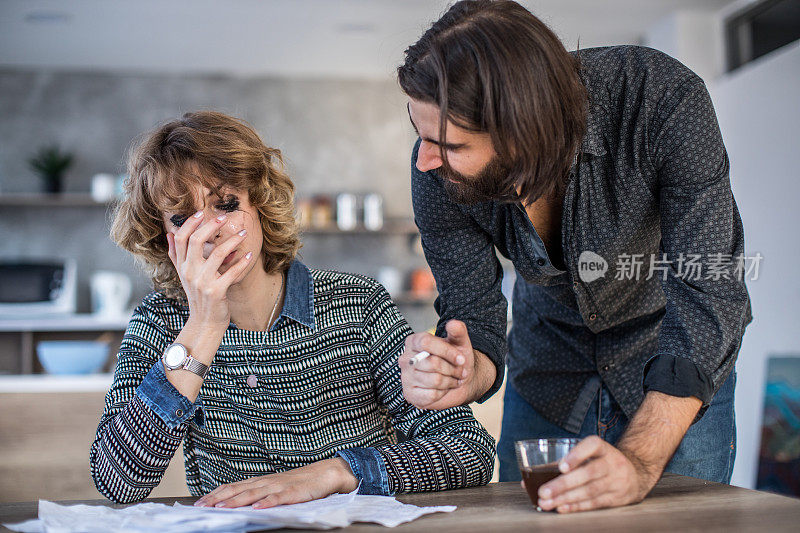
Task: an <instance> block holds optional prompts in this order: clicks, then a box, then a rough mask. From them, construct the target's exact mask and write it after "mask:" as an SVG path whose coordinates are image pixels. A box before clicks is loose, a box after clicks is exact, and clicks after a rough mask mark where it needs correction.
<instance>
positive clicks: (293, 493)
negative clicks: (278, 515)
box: [195, 457, 358, 509]
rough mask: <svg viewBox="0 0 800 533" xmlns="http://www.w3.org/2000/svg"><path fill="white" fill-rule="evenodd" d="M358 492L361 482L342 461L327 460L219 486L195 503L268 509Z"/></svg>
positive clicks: (339, 458) (338, 458)
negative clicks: (251, 506)
mask: <svg viewBox="0 0 800 533" xmlns="http://www.w3.org/2000/svg"><path fill="white" fill-rule="evenodd" d="M356 488H358V479H356V477H355V476H354V475H353V473H352V472H351V471H350V466H349V465H348V464H347V462H345V460H344V459H342V458H341V457H336V458H334V459H325V460H324V461H318V462H316V463H312V464H310V465H306V466H303V467H300V468H295V469H294V470H289V471H286V472H281V473H280V474H268V475H266V476H258V477H253V478H250V479H247V480H245V481H239V482H238V483H228V484H226V485H220V486H219V487H217V488H216V489H214V490H212V491H211V492H209V493H208V494H206V495H205V496H203V497H202V498H200V499H199V500H197V501H196V502H195V505H196V506H200V507H242V506H245V505H251V504H252V505H253V508H254V509H266V508H267V507H275V506H276V505H285V504H289V503H301V502H307V501H311V500H316V499H319V498H324V497H326V496H330V495H331V494H334V493H336V492H342V493H348V492H352V491H354V490H356Z"/></svg>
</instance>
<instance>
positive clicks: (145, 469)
mask: <svg viewBox="0 0 800 533" xmlns="http://www.w3.org/2000/svg"><path fill="white" fill-rule="evenodd" d="M168 338H169V336H168V334H167V332H166V329H165V328H164V327H163V321H161V320H160V318H159V317H158V315H157V314H156V313H154V312H152V311H150V310H147V309H146V308H145V307H144V306H140V307H138V308H137V309H136V311H135V312H134V314H133V317H132V318H131V321H130V322H129V324H128V328H127V330H126V332H125V335H124V337H123V340H122V345H121V346H120V350H119V354H118V356H117V357H118V362H117V367H116V370H115V372H114V381H113V384H112V385H111V389H110V390H109V391H108V394H107V395H106V400H105V408H104V410H103V414H102V417H101V419H100V424H99V426H98V428H97V434H96V435H95V439H94V442H93V443H92V446H91V449H90V452H89V462H90V468H91V473H92V479H93V480H94V483H95V486H96V487H97V490H98V491H100V493H101V494H103V496H105V497H106V498H108V499H109V500H112V501H114V502H117V503H130V502H135V501H139V500H142V499H144V498H146V497H147V496H148V494H150V491H151V490H153V488H155V487H156V486H157V485H158V484H159V482H160V481H161V478H162V476H163V474H164V471H165V470H166V468H167V465H168V464H169V462H170V460H171V459H172V456H173V455H174V454H175V451H176V450H177V449H178V446H179V445H180V443H181V441H182V440H183V438H184V436H185V435H186V431H187V427H188V424H187V423H186V422H185V421H184V422H183V423H181V424H179V425H176V424H168V423H167V422H166V421H165V420H164V419H163V418H162V416H161V415H159V414H158V413H156V412H155V411H154V410H153V409H152V408H151V407H150V406H149V405H148V401H149V399H148V397H147V396H146V395H143V394H141V393H139V389H140V388H142V385H143V384H144V385H145V387H146V386H149V387H151V388H152V387H157V386H158V385H157V383H158V382H157V381H156V379H155V378H153V375H154V374H156V373H157V372H154V371H156V370H159V368H157V367H158V365H160V363H159V357H160V354H161V352H162V351H163V349H164V347H165V346H166V345H167V344H169V341H168ZM161 374H163V370H162V372H161ZM187 401H188V400H187Z"/></svg>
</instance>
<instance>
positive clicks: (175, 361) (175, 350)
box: [164, 344, 186, 368]
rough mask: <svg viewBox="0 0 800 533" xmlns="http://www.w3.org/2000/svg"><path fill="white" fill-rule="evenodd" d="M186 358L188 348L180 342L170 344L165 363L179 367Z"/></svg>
mask: <svg viewBox="0 0 800 533" xmlns="http://www.w3.org/2000/svg"><path fill="white" fill-rule="evenodd" d="M184 359H186V349H185V348H184V347H183V346H181V345H179V344H173V345H171V346H169V347H168V348H167V350H166V351H165V352H164V363H165V364H166V365H167V367H169V368H178V367H179V366H181V365H182V364H183V361H184Z"/></svg>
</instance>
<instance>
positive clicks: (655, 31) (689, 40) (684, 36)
mask: <svg viewBox="0 0 800 533" xmlns="http://www.w3.org/2000/svg"><path fill="white" fill-rule="evenodd" d="M722 30H723V24H722V17H721V16H720V15H719V14H718V13H715V12H708V11H696V10H682V11H676V12H674V13H671V14H669V15H668V16H666V17H664V18H662V19H660V20H659V21H658V22H656V23H655V24H653V25H652V26H650V28H648V30H647V32H646V33H645V35H644V37H643V39H642V44H644V45H645V46H649V47H651V48H656V49H658V50H661V51H662V52H664V53H666V54H669V55H671V56H672V57H674V58H676V59H679V60H680V61H681V62H682V63H683V64H684V65H686V66H687V67H689V68H690V69H692V70H693V71H694V72H695V73H697V75H698V76H700V77H701V78H703V80H705V81H706V83H708V82H709V81H711V80H714V79H716V78H717V77H718V76H719V75H720V74H721V73H722V71H723V63H724V57H723V46H722V44H723V42H722Z"/></svg>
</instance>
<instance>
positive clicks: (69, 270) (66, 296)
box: [0, 259, 78, 318]
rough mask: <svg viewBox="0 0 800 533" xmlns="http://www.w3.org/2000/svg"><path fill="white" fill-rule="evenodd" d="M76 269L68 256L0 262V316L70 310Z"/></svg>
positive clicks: (13, 316) (74, 295)
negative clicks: (55, 258)
mask: <svg viewBox="0 0 800 533" xmlns="http://www.w3.org/2000/svg"><path fill="white" fill-rule="evenodd" d="M76 271H77V267H76V264H75V261H74V260H72V259H66V260H17V261H5V260H3V261H0V316H2V317H4V318H25V317H29V316H38V315H54V314H58V315H62V314H71V313H74V312H75V308H76V292H77V284H78V283H77V272H76Z"/></svg>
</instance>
